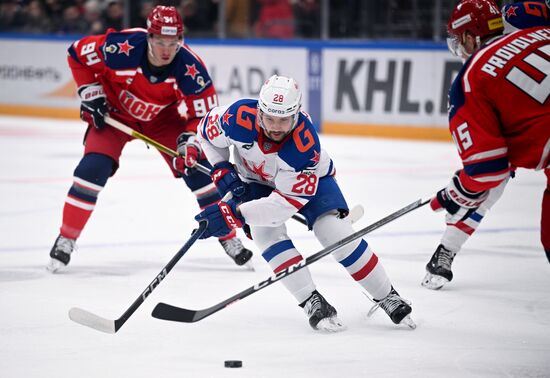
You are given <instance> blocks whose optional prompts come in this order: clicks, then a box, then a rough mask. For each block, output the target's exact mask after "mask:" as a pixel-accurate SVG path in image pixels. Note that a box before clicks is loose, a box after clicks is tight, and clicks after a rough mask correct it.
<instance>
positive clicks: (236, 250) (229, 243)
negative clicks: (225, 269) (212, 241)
mask: <svg viewBox="0 0 550 378" xmlns="http://www.w3.org/2000/svg"><path fill="white" fill-rule="evenodd" d="M220 244H221V245H222V247H223V249H224V250H225V253H227V255H228V256H229V257H231V259H232V260H233V261H234V262H235V264H237V265H239V266H241V265H245V264H246V266H247V267H248V268H250V269H253V267H252V265H250V264H247V263H248V262H249V261H250V259H251V258H252V251H251V250H249V249H247V248H245V246H244V245H243V243H242V242H241V240H240V239H239V238H236V237H235V238H231V239H227V240H220Z"/></svg>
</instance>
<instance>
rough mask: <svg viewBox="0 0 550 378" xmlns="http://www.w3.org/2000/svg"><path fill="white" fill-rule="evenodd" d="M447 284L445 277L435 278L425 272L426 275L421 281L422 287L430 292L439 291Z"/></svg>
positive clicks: (435, 276)
mask: <svg viewBox="0 0 550 378" xmlns="http://www.w3.org/2000/svg"><path fill="white" fill-rule="evenodd" d="M447 282H449V280H448V279H446V278H445V277H441V276H437V275H435V274H431V273H430V272H426V275H425V276H424V279H423V280H422V286H424V287H425V288H428V289H430V290H439V289H441V288H442V287H443V286H444V285H445V284H446V283H447Z"/></svg>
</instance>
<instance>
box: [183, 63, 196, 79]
mask: <svg viewBox="0 0 550 378" xmlns="http://www.w3.org/2000/svg"><path fill="white" fill-rule="evenodd" d="M185 67H187V71H185V76H191V78H192V79H193V80H195V76H197V74H198V73H199V70H197V67H195V63H193V64H191V65H189V64H186V65H185Z"/></svg>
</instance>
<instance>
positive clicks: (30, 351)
mask: <svg viewBox="0 0 550 378" xmlns="http://www.w3.org/2000/svg"><path fill="white" fill-rule="evenodd" d="M83 132H84V127H83V124H82V123H80V122H67V121H59V120H39V119H31V118H12V117H2V118H0V167H1V169H0V201H1V206H0V235H1V237H0V376H1V377H18V378H19V377H27V378H28V377H71V378H73V377H82V378H86V377H152V376H155V377H160V376H165V377H280V376H287V377H340V378H343V377H398V376H399V377H401V376H404V377H435V376H445V377H544V376H546V377H548V376H550V295H549V293H550V265H549V264H548V261H547V260H546V258H545V257H544V251H543V249H542V247H541V245H540V242H539V231H540V226H539V223H540V202H541V198H542V193H543V190H544V188H545V177H544V174H543V173H542V172H533V171H527V170H521V169H520V170H519V171H518V174H517V177H516V178H515V179H514V180H512V181H511V182H510V184H509V185H508V188H507V189H506V191H505V193H504V195H503V197H502V198H501V200H500V201H499V202H498V203H497V204H496V205H495V207H494V208H493V210H492V211H491V212H490V213H489V214H488V215H487V216H486V219H485V220H484V221H483V224H482V226H481V227H480V229H479V230H478V232H477V233H476V234H475V236H474V237H473V238H472V239H471V240H469V241H468V243H467V244H466V246H465V248H464V249H463V250H462V252H461V253H460V254H459V255H458V257H457V258H456V260H455V264H454V265H453V268H454V273H455V280H454V281H453V282H452V283H450V284H449V285H448V286H446V287H445V288H443V289H442V290H440V291H429V290H427V289H425V288H423V287H421V286H420V281H421V279H422V277H423V276H424V266H425V264H426V262H427V261H428V259H429V258H430V256H431V254H432V252H433V251H434V250H435V248H436V246H437V244H438V243H439V239H440V237H441V234H442V232H443V229H444V220H443V219H444V218H443V214H440V213H432V212H431V211H430V209H429V208H427V207H424V208H422V209H419V210H417V211H415V212H413V213H411V214H409V215H407V216H405V217H403V218H401V219H399V220H397V221H395V222H394V223H392V224H389V225H387V226H385V227H383V228H381V229H380V230H378V231H375V232H374V233H372V234H371V235H367V240H368V241H369V243H370V244H371V246H373V248H374V249H375V251H376V252H377V254H378V255H379V257H380V259H381V261H382V262H383V264H384V266H385V268H386V271H387V272H388V274H389V275H390V277H391V279H392V281H393V283H394V285H395V287H396V288H397V290H398V291H399V292H400V293H401V295H402V296H404V297H405V298H408V299H410V300H411V301H412V303H413V308H414V309H413V318H414V319H415V320H416V322H417V324H418V328H417V329H416V330H414V331H411V330H408V329H403V328H398V327H396V326H394V325H393V324H392V323H391V322H390V320H389V318H388V317H387V316H386V315H385V314H384V313H383V312H382V311H378V312H377V313H376V314H375V315H374V316H373V317H371V318H367V317H366V314H367V312H368V310H369V308H370V306H371V303H370V302H369V301H368V300H367V299H366V297H365V296H364V295H363V294H362V292H361V290H360V289H359V286H358V285H357V284H355V283H354V282H353V280H352V279H351V278H350V277H349V276H348V274H347V273H346V272H345V270H344V269H343V268H342V267H341V266H340V265H339V264H337V263H336V262H335V261H334V260H333V259H332V257H326V258H324V259H322V260H320V261H318V262H316V263H315V264H313V265H312V266H311V271H312V274H313V276H314V279H315V281H316V283H317V287H318V289H319V291H320V292H321V293H323V294H324V295H325V297H326V298H327V299H328V300H329V301H330V302H331V303H332V304H333V305H334V306H335V307H336V308H337V310H338V313H339V317H340V319H341V320H342V321H343V322H344V323H345V324H346V326H347V330H346V331H345V332H342V333H339V334H318V333H316V332H314V331H313V330H311V329H310V328H309V325H308V323H307V320H306V318H305V316H304V314H303V313H302V310H301V309H300V308H299V307H298V306H297V305H296V303H295V301H294V299H293V298H292V297H291V296H290V295H289V294H288V293H287V292H286V291H285V289H284V288H283V286H282V285H281V284H280V283H276V284H274V285H272V286H271V287H269V288H267V289H265V290H262V291H260V292H258V293H256V294H254V295H252V296H250V297H248V298H246V299H244V300H242V301H240V302H239V303H236V304H234V305H232V306H230V307H228V308H226V309H224V310H222V311H220V312H218V313H216V314H214V315H212V316H211V317H209V318H206V319H204V320H202V321H200V322H198V323H192V324H184V323H174V322H166V321H161V320H157V319H154V318H152V317H151V316H150V313H151V311H152V309H153V307H154V306H155V304H156V303H157V302H159V301H163V302H167V303H171V304H174V305H179V306H184V307H188V308H203V307H208V306H210V305H213V304H215V303H217V302H219V301H221V300H223V299H225V298H227V297H230V296H231V295H233V294H235V293H237V292H239V291H241V290H244V289H246V288H247V287H249V286H252V285H254V284H255V283H257V282H260V281H262V280H264V279H265V278H267V277H269V275H270V272H269V269H268V268H267V264H265V263H264V262H263V261H262V259H261V256H260V254H259V253H258V251H255V250H254V252H255V253H256V256H255V257H254V264H255V266H256V271H255V272H251V271H246V270H244V269H242V268H239V267H237V266H235V265H233V263H232V262H231V261H230V260H229V258H228V257H227V256H225V254H224V253H223V251H222V249H221V247H220V246H219V245H218V243H217V242H216V241H213V240H207V241H200V242H198V243H197V244H196V245H195V246H193V248H192V249H191V250H190V251H189V252H188V253H187V254H186V255H185V256H184V257H183V258H182V259H181V261H180V262H179V263H178V264H177V266H176V267H175V269H174V270H173V271H172V272H171V273H170V274H169V275H168V277H167V278H166V279H165V280H164V281H163V282H162V283H161V284H160V285H159V286H158V287H157V288H156V290H155V291H154V292H153V294H151V295H150V296H149V297H148V298H147V300H146V301H145V303H144V304H143V305H142V306H141V307H140V308H139V309H138V310H137V312H136V313H135V314H134V315H133V316H132V317H131V318H130V319H129V320H128V322H127V323H126V324H125V325H124V326H123V327H122V328H121V329H120V330H119V331H118V333H116V334H115V335H109V334H103V333H99V332H97V331H95V330H92V329H90V328H87V327H83V326H81V325H79V324H76V323H74V322H72V321H71V320H69V318H68V310H69V309H70V308H71V307H74V306H77V307H81V308H84V309H87V310H89V311H92V312H94V313H96V314H98V315H101V316H104V317H107V318H111V319H115V318H118V317H119V316H120V315H121V314H122V313H123V312H124V311H125V310H126V308H127V307H128V306H129V305H130V304H131V303H132V302H133V301H134V299H136V298H137V297H138V295H140V293H141V292H142V291H143V290H144V289H145V288H146V287H147V285H148V284H149V283H150V282H151V281H152V280H153V278H154V277H155V276H156V275H157V274H158V273H159V272H160V270H161V269H162V268H163V267H164V265H165V264H166V263H167V262H168V261H169V260H170V259H171V258H172V256H173V255H174V254H175V253H176V251H177V250H178V249H179V248H180V246H181V245H182V244H183V243H184V242H185V240H186V239H187V238H188V237H189V235H190V232H191V230H192V229H193V228H194V227H195V226H196V223H195V222H194V220H193V216H194V215H195V213H197V205H196V203H195V201H194V197H193V196H192V194H191V193H190V192H189V191H188V189H187V188H186V187H185V185H184V184H183V182H181V181H180V180H175V179H173V178H172V177H171V174H170V172H169V171H168V169H167V168H166V167H165V166H164V162H163V161H162V159H161V158H160V156H159V155H158V153H157V152H156V151H155V150H154V149H153V148H149V149H147V148H146V146H145V145H144V143H142V142H140V141H135V142H132V143H130V144H129V145H128V146H127V148H126V150H125V152H124V154H123V158H122V161H121V166H120V169H119V171H118V172H117V174H116V176H115V177H114V178H113V179H112V180H111V181H109V182H108V184H107V187H106V188H105V190H104V191H103V192H102V193H101V194H100V198H99V202H98V206H97V208H96V211H95V213H94V214H93V216H92V218H91V220H90V222H89V224H88V226H87V228H86V229H85V230H84V232H83V234H82V237H81V238H80V240H79V241H78V246H79V249H78V251H77V252H75V253H74V254H73V258H72V261H71V263H70V265H69V267H68V269H67V270H66V271H65V272H63V273H60V274H55V275H52V274H50V273H48V272H46V270H45V265H46V263H47V260H48V253H49V250H50V248H51V246H52V244H53V242H54V239H55V238H56V236H57V233H58V228H59V226H60V222H61V212H62V207H63V202H64V200H65V196H66V193H67V191H68V189H69V186H70V185H71V182H72V181H71V178H72V172H73V170H74V168H75V167H76V165H77V163H78V161H79V160H80V157H81V153H82V144H81V140H82V136H83ZM322 142H323V145H324V147H325V148H326V149H327V150H328V151H329V153H330V154H331V156H332V158H333V159H334V161H335V163H336V167H337V178H338V180H339V183H340V185H341V188H342V189H343V191H344V193H345V195H346V197H347V199H348V202H349V204H350V205H355V204H362V205H363V206H364V207H365V210H366V213H365V216H364V217H363V219H362V220H360V221H359V222H358V223H357V224H356V228H357V229H359V228H363V227H365V226H367V225H368V224H370V223H372V222H374V221H376V220H378V219H379V218H381V217H383V216H385V215H386V214H389V213H391V212H393V211H395V210H397V209H399V208H401V207H403V206H405V205H406V204H408V203H410V202H412V201H414V200H416V199H418V198H420V197H425V196H427V195H430V194H432V193H434V192H435V191H436V190H437V189H439V188H441V187H443V186H444V185H446V184H447V182H448V180H449V178H450V176H451V174H452V172H453V171H454V170H455V169H456V168H458V167H459V160H458V157H457V154H456V152H455V149H454V147H453V146H452V144H450V143H432V142H410V141H397V140H376V139H368V138H344V137H334V136H322ZM288 226H289V231H290V233H291V236H292V237H293V238H294V240H295V244H296V245H297V247H298V248H299V249H300V250H301V251H302V252H303V254H304V255H311V254H312V253H314V252H316V251H318V250H319V249H320V248H321V247H320V245H319V244H318V243H317V241H316V240H315V239H314V238H313V234H312V233H311V232H308V231H306V230H305V229H304V227H303V226H301V225H299V224H297V223H292V221H289V222H288ZM243 238H244V235H243ZM245 243H246V244H247V246H249V247H250V248H253V247H254V246H253V243H252V242H251V241H249V240H245ZM229 359H236V360H242V361H243V367H242V368H240V369H227V368H224V366H223V362H224V360H229Z"/></svg>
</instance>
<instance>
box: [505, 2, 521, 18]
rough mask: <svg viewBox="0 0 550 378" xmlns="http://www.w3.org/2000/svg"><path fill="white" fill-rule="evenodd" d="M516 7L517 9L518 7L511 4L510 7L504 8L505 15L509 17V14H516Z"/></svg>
mask: <svg viewBox="0 0 550 378" xmlns="http://www.w3.org/2000/svg"><path fill="white" fill-rule="evenodd" d="M516 9H518V7H516V6H513V5H512V6H511V7H510V8H508V9H506V17H508V18H510V17H511V16H517V14H516Z"/></svg>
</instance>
